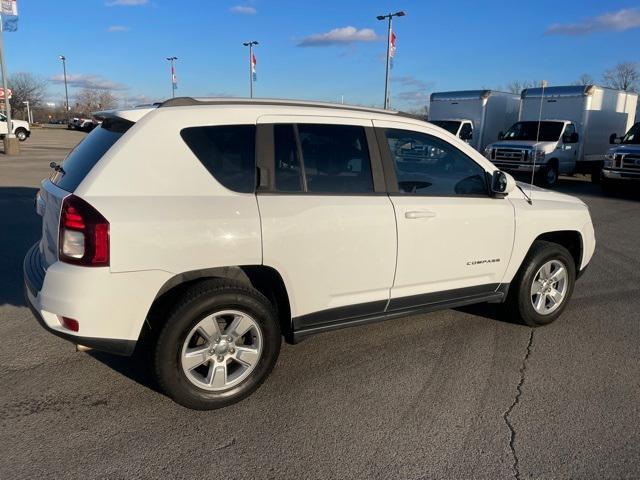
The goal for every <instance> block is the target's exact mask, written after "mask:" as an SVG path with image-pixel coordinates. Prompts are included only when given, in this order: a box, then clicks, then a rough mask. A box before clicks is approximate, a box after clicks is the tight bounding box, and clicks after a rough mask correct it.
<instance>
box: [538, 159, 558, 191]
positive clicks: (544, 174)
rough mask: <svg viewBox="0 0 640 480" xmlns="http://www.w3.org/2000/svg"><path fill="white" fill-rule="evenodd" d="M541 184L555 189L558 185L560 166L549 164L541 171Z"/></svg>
mask: <svg viewBox="0 0 640 480" xmlns="http://www.w3.org/2000/svg"><path fill="white" fill-rule="evenodd" d="M539 179H540V183H541V184H542V185H543V186H544V187H548V188H549V187H553V186H555V184H556V183H558V166H557V165H556V164H555V163H549V164H547V165H546V166H545V167H544V168H542V169H541V171H540V173H539Z"/></svg>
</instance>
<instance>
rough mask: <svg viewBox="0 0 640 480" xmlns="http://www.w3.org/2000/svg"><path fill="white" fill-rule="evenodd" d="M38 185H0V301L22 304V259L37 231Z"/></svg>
mask: <svg viewBox="0 0 640 480" xmlns="http://www.w3.org/2000/svg"><path fill="white" fill-rule="evenodd" d="M37 191H38V189H36V188H27V187H0V232H1V233H0V305H5V304H10V305H16V306H24V305H25V301H24V296H23V290H22V285H23V281H22V259H23V258H24V255H25V254H26V253H27V250H29V247H31V245H33V244H34V243H35V242H37V241H38V239H39V238H40V235H41V228H42V227H41V219H40V217H39V216H38V214H37V213H36V209H35V205H34V200H35V196H36V193H37Z"/></svg>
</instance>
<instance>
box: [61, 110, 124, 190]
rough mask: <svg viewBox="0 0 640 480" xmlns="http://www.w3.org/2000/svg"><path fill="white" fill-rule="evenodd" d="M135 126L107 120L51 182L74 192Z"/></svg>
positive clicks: (73, 153) (80, 146)
mask: <svg viewBox="0 0 640 480" xmlns="http://www.w3.org/2000/svg"><path fill="white" fill-rule="evenodd" d="M132 126H133V122H129V121H128V120H123V119H119V118H118V119H105V120H104V121H103V122H102V125H100V126H99V127H98V128H95V129H94V130H93V131H92V132H91V133H90V134H89V135H87V136H86V137H85V139H84V140H82V141H81V142H80V143H79V144H78V145H76V147H75V148H74V149H73V150H71V152H70V153H69V155H67V158H65V160H64V161H63V162H62V170H63V171H57V172H55V173H54V174H53V175H52V176H51V181H52V182H53V183H55V184H56V185H57V186H58V187H60V188H61V189H63V190H66V191H67V192H73V191H75V189H76V188H78V185H80V182H82V180H83V179H84V177H86V176H87V174H88V173H89V171H90V170H91V169H92V168H93V166H94V165H95V164H96V163H98V161H99V160H100V159H101V158H102V156H103V155H104V154H105V153H107V151H108V150H109V149H110V148H111V147H112V146H113V145H114V144H115V143H116V142H117V141H118V140H119V139H120V137H122V135H123V134H124V132H126V131H127V130H129V128H131V127H132Z"/></svg>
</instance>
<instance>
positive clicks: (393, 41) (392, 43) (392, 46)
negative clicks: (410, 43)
mask: <svg viewBox="0 0 640 480" xmlns="http://www.w3.org/2000/svg"><path fill="white" fill-rule="evenodd" d="M395 54H396V34H395V32H394V31H391V35H390V36H389V66H390V67H391V68H393V57H394V56H395Z"/></svg>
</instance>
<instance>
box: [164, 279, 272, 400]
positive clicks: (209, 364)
mask: <svg viewBox="0 0 640 480" xmlns="http://www.w3.org/2000/svg"><path fill="white" fill-rule="evenodd" d="M280 342H281V338H280V329H279V325H278V322H277V320H276V316H275V313H274V311H273V308H272V306H271V304H270V303H269V301H268V300H267V299H266V298H265V297H264V296H263V295H261V294H260V293H259V292H258V291H256V290H254V289H253V288H251V287H249V286H246V285H243V284H241V283H236V282H232V281H228V280H219V279H216V280H210V281H206V282H203V283H202V284H199V285H197V286H196V287H194V288H192V289H190V290H189V291H187V293H186V294H185V295H184V297H183V299H182V302H180V303H179V304H178V306H177V307H176V308H175V309H174V310H173V312H172V313H171V314H170V315H169V317H168V318H167V321H166V323H165V325H164V327H163V329H162V331H161V333H160V335H159V337H158V342H157V344H156V347H155V355H154V371H155V376H156V379H157V381H158V384H159V385H160V386H161V387H162V389H163V390H164V391H165V392H166V393H167V395H169V396H170V397H171V398H172V399H173V400H175V401H176V402H178V403H180V404H181V405H184V406H185V407H188V408H194V409H198V410H209V409H215V408H220V407H225V406H227V405H231V404H233V403H235V402H238V401H240V400H242V399H243V398H245V397H247V396H248V395H250V394H251V393H252V392H253V391H254V390H256V389H257V388H258V387H259V386H260V384H261V383H262V382H263V381H264V380H265V379H266V378H267V376H268V375H269V373H270V372H271V370H272V369H273V366H274V365H275V362H276V360H277V358H278V354H279V351H280Z"/></svg>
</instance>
